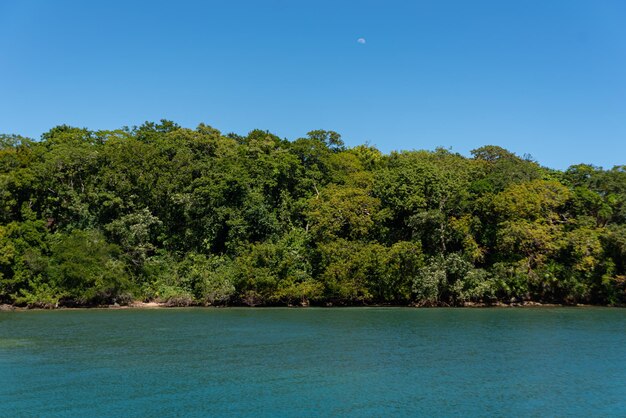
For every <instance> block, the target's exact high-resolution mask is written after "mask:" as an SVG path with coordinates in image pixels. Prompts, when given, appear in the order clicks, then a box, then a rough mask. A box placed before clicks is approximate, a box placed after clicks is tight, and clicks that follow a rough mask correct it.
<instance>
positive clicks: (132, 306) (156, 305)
mask: <svg viewBox="0 0 626 418" xmlns="http://www.w3.org/2000/svg"><path fill="white" fill-rule="evenodd" d="M624 307H625V306H622V305H590V304H575V305H567V304H559V303H540V302H526V303H502V302H499V303H493V304H485V303H467V304H464V305H462V306H417V305H376V304H373V305H313V306H308V305H307V306H300V305H265V306H260V305H259V306H249V305H188V306H175V305H170V304H168V303H167V302H140V301H135V302H132V303H129V304H128V305H118V304H112V305H98V306H57V307H50V308H43V307H25V306H14V305H9V304H2V305H0V312H26V311H68V310H71V311H73V310H151V309H154V310H157V309H187V308H191V309H231V308H238V309H241V308H243V309H246V308H255V309H259V308H260V309H272V308H274V309H275V308H281V309H309V308H313V309H329V308H330V309H332V308H346V309H350V308H408V309H441V308H444V309H499V308H500V309H503V308H513V309H515V308H522V309H529V308H530V309H532V308H624Z"/></svg>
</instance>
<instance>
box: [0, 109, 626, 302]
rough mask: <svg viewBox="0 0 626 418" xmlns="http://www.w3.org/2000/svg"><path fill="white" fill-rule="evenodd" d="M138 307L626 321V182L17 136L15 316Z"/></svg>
mask: <svg viewBox="0 0 626 418" xmlns="http://www.w3.org/2000/svg"><path fill="white" fill-rule="evenodd" d="M381 140H384V139H381ZM132 301H157V302H161V303H164V304H167V305H170V306H190V305H203V306H209V305H213V306H226V305H247V306H309V305H312V306H347V305H385V304H388V305H411V306H467V305H472V304H481V305H483V304H484V305H494V304H502V303H504V304H525V303H535V302H536V303H557V304H567V305H574V304H597V305H623V304H624V303H626V166H616V167H613V168H612V169H602V168H600V167H596V166H593V165H587V164H578V165H573V166H571V167H569V168H568V169H566V170H564V171H563V170H554V169H550V168H546V167H543V166H541V165H540V164H538V163H537V162H536V161H534V160H533V159H532V158H531V157H529V156H524V157H520V156H517V155H515V154H514V153H511V152H509V151H507V150H505V149H503V148H501V147H498V146H493V145H489V146H484V147H481V148H478V149H475V150H473V151H472V156H471V157H466V156H463V155H460V154H458V153H453V152H451V151H449V150H446V149H443V148H438V149H436V150H434V151H401V152H391V153H389V154H383V153H381V152H380V151H379V150H377V149H376V148H375V147H373V146H370V145H368V144H365V145H359V146H355V147H346V146H345V144H344V143H343V141H342V140H341V136H340V135H339V134H338V133H336V132H333V131H324V130H316V131H312V132H309V133H308V134H307V136H306V137H304V138H299V139H296V140H293V141H289V140H286V139H281V138H279V137H277V136H276V135H273V134H271V133H269V132H267V131H262V130H254V131H252V132H250V133H249V134H248V135H247V136H240V135H237V134H227V135H224V134H222V133H221V132H220V131H218V130H216V129H214V128H212V127H210V126H208V125H204V124H200V125H199V126H198V127H197V128H196V129H188V128H183V127H181V126H179V125H177V124H176V123H173V122H171V121H167V120H161V121H160V122H158V123H153V122H146V123H144V124H143V125H142V126H138V127H132V128H128V127H124V128H122V129H118V130H110V131H91V130H88V129H83V128H75V127H70V126H66V125H62V126H57V127H54V128H52V129H51V130H50V131H48V132H47V133H45V134H43V135H42V136H41V138H40V139H38V140H32V139H29V138H25V137H22V136H19V135H0V303H3V304H10V305H14V306H24V307H32V308H35V307H39V308H52V307H73V306H103V305H113V304H118V305H126V304H129V303H131V302H132Z"/></svg>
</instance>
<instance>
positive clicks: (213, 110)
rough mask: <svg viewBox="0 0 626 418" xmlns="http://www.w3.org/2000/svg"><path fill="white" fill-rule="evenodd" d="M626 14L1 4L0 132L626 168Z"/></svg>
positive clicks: (574, 6) (485, 6)
mask: <svg viewBox="0 0 626 418" xmlns="http://www.w3.org/2000/svg"><path fill="white" fill-rule="evenodd" d="M624 22H626V2H625V1H623V0H588V1H578V0H551V1H545V0H540V1H535V0H526V1H519V0H518V1H502V0H493V1H483V0H473V1H465V0H463V1H461V0H459V1H447V0H432V1H419V0H414V1H392V0H386V1H365V0H359V1H340V0H335V1H325V0H316V1H310V0H309V1H297V0H289V1H288V0H272V1H269V0H268V1H241V0H228V1H227V0H222V1H184V0H177V1H155V0H152V1H130V0H127V1H116V0H111V1H64V0H56V1H32V0H19V1H17V0H14V1H10V0H0V132H1V133H6V134H21V135H24V136H28V137H31V138H36V139H37V138H39V137H40V135H41V134H42V133H43V132H46V131H48V130H49V129H50V128H52V127H53V126H56V125H60V124H68V125H72V126H78V127H87V128H90V129H94V130H97V129H116V128H119V127H122V126H133V125H140V124H142V123H143V122H144V121H158V120H160V119H162V118H165V119H169V120H173V121H175V122H177V123H178V124H180V125H182V126H185V127H189V128H195V127H196V126H197V125H198V124H199V123H201V122H204V123H206V124H208V125H211V126H213V127H215V128H217V129H219V130H221V131H222V132H223V133H229V132H235V133H238V134H242V135H245V134H246V133H247V132H249V131H250V130H252V129H257V128H258V129H263V130H269V131H270V132H272V133H274V134H276V135H278V136H280V137H284V138H288V139H292V140H293V139H296V138H299V137H303V136H305V135H306V133H307V132H308V131H311V130H314V129H326V130H334V131H337V132H339V133H340V134H342V136H343V139H344V141H345V142H346V144H347V145H348V146H355V145H359V144H363V143H369V144H371V145H374V146H376V147H377V148H379V149H380V150H381V151H383V152H390V151H392V150H412V149H431V150H432V149H435V148H436V147H444V148H449V149H451V150H452V151H454V152H459V153H461V154H463V155H470V154H469V153H470V150H472V149H475V148H478V147H480V146H483V145H499V146H502V147H504V148H507V149H509V150H511V151H513V152H515V153H517V154H519V155H523V154H530V155H531V156H532V157H533V158H534V159H536V160H538V161H539V162H540V163H541V164H542V165H545V166H548V167H552V168H557V169H565V168H567V167H568V166H569V165H572V164H578V163H582V162H584V163H589V164H594V165H598V166H603V167H605V168H611V167H612V166H614V165H622V164H626V24H625V23H624Z"/></svg>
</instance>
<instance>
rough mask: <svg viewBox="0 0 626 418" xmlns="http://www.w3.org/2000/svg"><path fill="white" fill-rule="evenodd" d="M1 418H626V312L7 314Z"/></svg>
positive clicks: (2, 325) (1, 321)
mask: <svg viewBox="0 0 626 418" xmlns="http://www.w3.org/2000/svg"><path fill="white" fill-rule="evenodd" d="M0 416H2V417H18V416H33V417H44V416H76V417H94V416H110V417H117V416H180V417H182V416H255V417H259V416H342V417H343V416H371V417H385V416H462V417H467V416H507V417H508V416H621V417H625V416H626V310H625V309H610V308H528V309H519V308H517V309H516V308H492V309H441V308H436V309H411V308H319V309H316V308H307V309H290V308H283V309H280V308H277V309H273V308H262V309H252V308H227V309H210V308H207V309H205V308H192V309H154V310H130V309H129V310H65V311H63V310H61V311H27V312H0Z"/></svg>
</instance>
